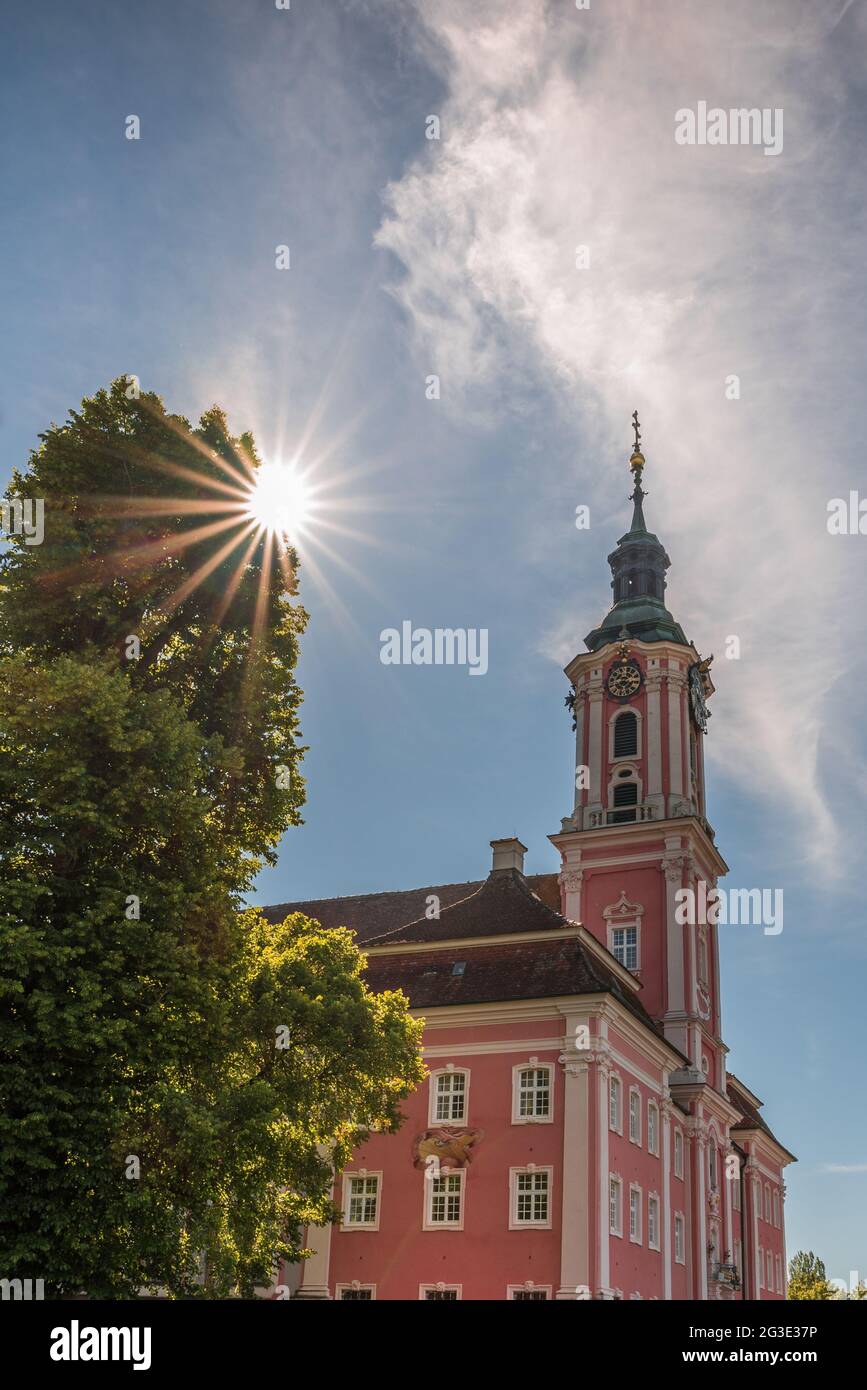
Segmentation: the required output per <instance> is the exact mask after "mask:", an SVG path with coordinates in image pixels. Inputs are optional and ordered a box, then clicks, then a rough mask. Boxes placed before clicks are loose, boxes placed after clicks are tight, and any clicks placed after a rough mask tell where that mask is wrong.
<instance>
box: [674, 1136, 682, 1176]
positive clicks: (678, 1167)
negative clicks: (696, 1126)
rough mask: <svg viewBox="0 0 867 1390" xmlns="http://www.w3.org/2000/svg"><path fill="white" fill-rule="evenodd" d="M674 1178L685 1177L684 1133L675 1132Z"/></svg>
mask: <svg viewBox="0 0 867 1390" xmlns="http://www.w3.org/2000/svg"><path fill="white" fill-rule="evenodd" d="M674 1176H675V1177H676V1178H682V1177H683V1131H682V1130H680V1129H676V1130H675V1131H674Z"/></svg>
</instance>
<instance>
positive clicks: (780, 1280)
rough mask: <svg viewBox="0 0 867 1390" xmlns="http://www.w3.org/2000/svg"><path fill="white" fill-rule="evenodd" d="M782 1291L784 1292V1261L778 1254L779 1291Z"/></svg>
mask: <svg viewBox="0 0 867 1390" xmlns="http://www.w3.org/2000/svg"><path fill="white" fill-rule="evenodd" d="M782 1292H783V1262H782V1260H781V1259H780V1256H779V1255H778V1256H777V1293H782Z"/></svg>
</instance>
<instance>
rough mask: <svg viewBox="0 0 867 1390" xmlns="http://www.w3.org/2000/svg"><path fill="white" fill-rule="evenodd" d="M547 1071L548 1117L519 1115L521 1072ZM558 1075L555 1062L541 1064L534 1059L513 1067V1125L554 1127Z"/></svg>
mask: <svg viewBox="0 0 867 1390" xmlns="http://www.w3.org/2000/svg"><path fill="white" fill-rule="evenodd" d="M531 1068H532V1070H534V1071H547V1073H548V1114H547V1115H519V1114H518V1110H519V1106H520V1098H521V1072H522V1071H529V1070H530V1069H531ZM556 1075H557V1072H556V1068H555V1066H554V1063H553V1062H540V1061H539V1059H538V1058H536V1060H535V1061H534V1060H533V1058H532V1057H530V1058H528V1060H527V1061H526V1062H518V1063H517V1065H516V1066H514V1067H512V1124H513V1125H552V1124H553V1123H554V1081H555V1077H556Z"/></svg>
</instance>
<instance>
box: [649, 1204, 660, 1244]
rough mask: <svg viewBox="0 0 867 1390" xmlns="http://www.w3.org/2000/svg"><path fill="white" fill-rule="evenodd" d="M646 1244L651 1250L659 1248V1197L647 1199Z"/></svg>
mask: <svg viewBox="0 0 867 1390" xmlns="http://www.w3.org/2000/svg"><path fill="white" fill-rule="evenodd" d="M647 1244H648V1245H649V1246H650V1248H651V1250H658V1249H659V1198H658V1197H648V1199H647Z"/></svg>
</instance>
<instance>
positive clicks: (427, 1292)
mask: <svg viewBox="0 0 867 1390" xmlns="http://www.w3.org/2000/svg"><path fill="white" fill-rule="evenodd" d="M420 1297H421V1298H422V1299H424V1301H425V1302H426V1303H457V1301H458V1299H459V1297H460V1290H459V1289H458V1287H457V1285H456V1284H453V1285H452V1286H451V1288H441V1289H440V1288H437V1286H436V1285H435V1284H422V1287H421V1293H420Z"/></svg>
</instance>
